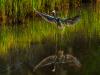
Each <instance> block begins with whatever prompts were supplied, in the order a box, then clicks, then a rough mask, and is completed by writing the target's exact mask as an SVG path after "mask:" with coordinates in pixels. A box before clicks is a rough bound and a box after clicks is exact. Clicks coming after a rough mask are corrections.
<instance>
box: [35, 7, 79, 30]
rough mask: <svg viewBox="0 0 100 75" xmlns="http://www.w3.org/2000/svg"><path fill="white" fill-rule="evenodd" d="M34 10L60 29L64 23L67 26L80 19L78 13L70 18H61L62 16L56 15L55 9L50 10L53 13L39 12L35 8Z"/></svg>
mask: <svg viewBox="0 0 100 75" xmlns="http://www.w3.org/2000/svg"><path fill="white" fill-rule="evenodd" d="M34 10H35V12H36V13H37V14H38V15H40V16H41V17H42V18H43V19H44V20H46V21H48V22H50V23H56V24H57V27H58V28H60V29H62V28H63V27H64V26H65V25H67V26H70V25H73V24H75V23H77V22H78V21H79V20H80V16H79V15H77V16H74V17H72V18H65V19H62V18H60V17H57V16H56V12H55V10H53V11H52V13H53V15H48V14H46V13H41V12H39V11H37V10H36V9H34Z"/></svg>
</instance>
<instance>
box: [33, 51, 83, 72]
mask: <svg viewBox="0 0 100 75" xmlns="http://www.w3.org/2000/svg"><path fill="white" fill-rule="evenodd" d="M52 64H53V65H54V67H53V69H52V72H55V71H56V66H57V65H59V64H68V65H69V66H73V67H76V68H80V67H81V64H80V61H79V60H78V59H77V58H76V57H74V56H73V55H72V54H70V53H68V54H64V51H63V50H59V51H58V52H57V54H55V55H51V56H48V57H46V58H44V59H43V60H42V61H41V62H40V63H39V64H37V65H36V66H35V67H34V69H33V71H34V72H35V71H36V70H37V69H38V68H41V67H45V66H48V65H52Z"/></svg>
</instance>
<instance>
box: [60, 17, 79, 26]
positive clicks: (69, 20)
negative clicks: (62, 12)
mask: <svg viewBox="0 0 100 75" xmlns="http://www.w3.org/2000/svg"><path fill="white" fill-rule="evenodd" d="M79 20H80V16H75V17H72V18H68V19H62V20H61V22H62V23H63V24H69V25H72V24H75V23H76V22H78V21H79Z"/></svg>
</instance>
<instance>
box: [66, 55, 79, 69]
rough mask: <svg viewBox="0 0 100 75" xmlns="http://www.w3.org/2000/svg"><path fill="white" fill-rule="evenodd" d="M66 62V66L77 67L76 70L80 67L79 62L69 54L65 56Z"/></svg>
mask: <svg viewBox="0 0 100 75" xmlns="http://www.w3.org/2000/svg"><path fill="white" fill-rule="evenodd" d="M66 62H67V63H68V65H70V66H73V67H77V68H80V67H81V63H80V61H79V60H78V59H77V58H76V57H74V56H72V55H70V54H67V55H66Z"/></svg>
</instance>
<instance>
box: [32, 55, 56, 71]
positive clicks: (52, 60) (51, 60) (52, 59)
mask: <svg viewBox="0 0 100 75" xmlns="http://www.w3.org/2000/svg"><path fill="white" fill-rule="evenodd" d="M55 58H56V56H55V55H52V56H49V57H46V58H44V59H43V60H42V61H41V62H40V63H39V64H37V65H36V66H35V67H34V68H33V71H36V70H37V69H38V68H41V67H45V66H48V65H51V64H53V63H55Z"/></svg>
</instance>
